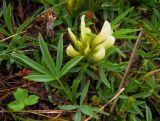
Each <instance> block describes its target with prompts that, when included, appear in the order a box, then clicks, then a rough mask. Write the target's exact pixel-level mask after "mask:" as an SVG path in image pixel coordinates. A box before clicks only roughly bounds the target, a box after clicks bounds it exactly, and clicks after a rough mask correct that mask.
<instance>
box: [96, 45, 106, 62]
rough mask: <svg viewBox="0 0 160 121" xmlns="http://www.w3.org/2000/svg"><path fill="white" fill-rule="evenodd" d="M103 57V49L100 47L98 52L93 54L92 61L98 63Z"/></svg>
mask: <svg viewBox="0 0 160 121" xmlns="http://www.w3.org/2000/svg"><path fill="white" fill-rule="evenodd" d="M104 57H105V48H104V47H101V48H99V50H98V51H97V52H96V53H94V54H93V60H94V61H100V60H102V59H103V58H104Z"/></svg>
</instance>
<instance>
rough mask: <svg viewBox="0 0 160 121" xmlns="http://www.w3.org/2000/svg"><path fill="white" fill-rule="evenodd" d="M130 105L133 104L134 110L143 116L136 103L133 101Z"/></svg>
mask: <svg viewBox="0 0 160 121" xmlns="http://www.w3.org/2000/svg"><path fill="white" fill-rule="evenodd" d="M132 106H133V108H134V110H135V111H136V112H137V114H139V115H141V116H142V117H143V113H142V111H141V110H140V108H139V107H138V105H137V104H136V103H133V104H132Z"/></svg>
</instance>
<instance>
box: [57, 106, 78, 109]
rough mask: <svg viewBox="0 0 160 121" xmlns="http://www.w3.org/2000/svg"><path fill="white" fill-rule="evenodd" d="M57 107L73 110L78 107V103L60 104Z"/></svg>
mask: <svg viewBox="0 0 160 121" xmlns="http://www.w3.org/2000/svg"><path fill="white" fill-rule="evenodd" d="M58 107H59V108H60V109H62V110H75V109H77V108H79V105H61V106H58Z"/></svg>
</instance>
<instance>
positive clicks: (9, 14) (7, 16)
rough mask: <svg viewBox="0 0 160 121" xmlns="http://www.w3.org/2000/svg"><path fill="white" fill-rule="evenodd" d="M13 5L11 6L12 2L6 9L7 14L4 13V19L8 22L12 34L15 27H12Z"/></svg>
mask: <svg viewBox="0 0 160 121" xmlns="http://www.w3.org/2000/svg"><path fill="white" fill-rule="evenodd" d="M11 12H12V7H11V4H9V5H8V7H7V9H6V10H5V14H4V19H5V22H6V26H7V28H8V30H9V32H10V33H11V34H13V28H12V23H11V22H12V20H11V19H12V14H11Z"/></svg>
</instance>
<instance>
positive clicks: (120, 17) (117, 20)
mask: <svg viewBox="0 0 160 121" xmlns="http://www.w3.org/2000/svg"><path fill="white" fill-rule="evenodd" d="M132 10H133V7H131V8H129V9H127V10H126V11H124V12H123V13H121V14H120V15H119V16H118V17H117V18H116V19H114V20H113V21H112V22H111V26H114V25H115V24H117V23H118V22H119V21H120V20H122V19H123V18H124V17H125V16H126V15H127V14H128V13H129V12H131V11H132Z"/></svg>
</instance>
